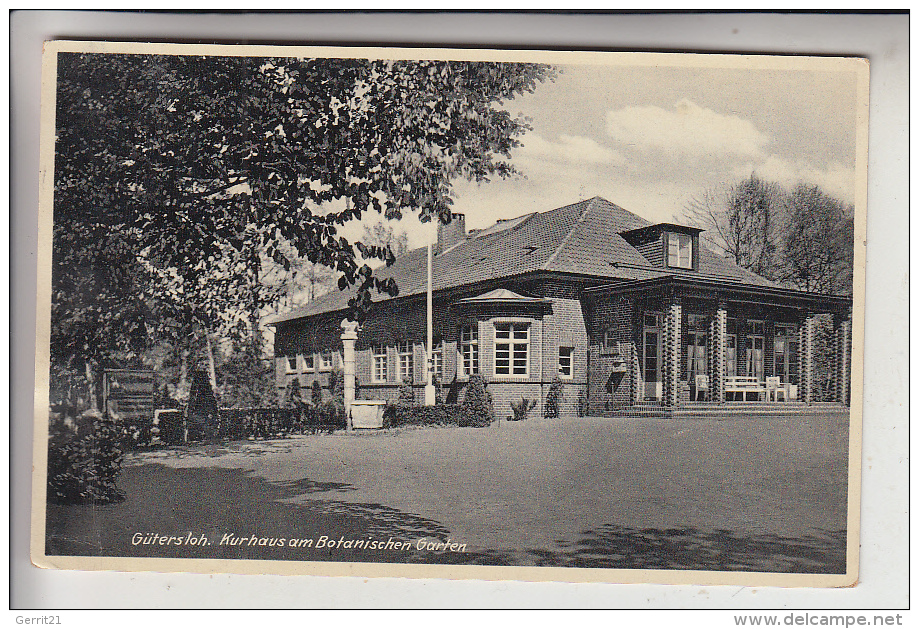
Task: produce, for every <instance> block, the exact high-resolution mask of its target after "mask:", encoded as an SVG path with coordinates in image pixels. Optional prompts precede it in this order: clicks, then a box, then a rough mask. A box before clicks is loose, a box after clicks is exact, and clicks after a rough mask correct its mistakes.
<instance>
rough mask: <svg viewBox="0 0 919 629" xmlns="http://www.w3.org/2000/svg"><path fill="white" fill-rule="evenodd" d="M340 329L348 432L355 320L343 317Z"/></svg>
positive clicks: (351, 426) (352, 386) (355, 333)
mask: <svg viewBox="0 0 919 629" xmlns="http://www.w3.org/2000/svg"><path fill="white" fill-rule="evenodd" d="M341 329H342V333H341V342H342V345H343V346H344V351H343V352H342V359H343V362H344V365H343V367H344V380H345V382H344V389H345V417H346V418H347V422H348V432H351V431H352V430H354V427H353V425H352V422H351V403H352V402H353V401H354V342H355V341H357V322H356V321H349V320H348V319H345V320H344V321H342V322H341Z"/></svg>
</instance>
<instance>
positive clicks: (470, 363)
mask: <svg viewBox="0 0 919 629" xmlns="http://www.w3.org/2000/svg"><path fill="white" fill-rule="evenodd" d="M460 353H461V354H462V356H463V374H464V375H466V376H471V375H472V374H475V373H479V327H478V326H477V325H467V326H465V327H464V328H463V329H462V330H461V331H460Z"/></svg>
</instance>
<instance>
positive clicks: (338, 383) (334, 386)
mask: <svg viewBox="0 0 919 629" xmlns="http://www.w3.org/2000/svg"><path fill="white" fill-rule="evenodd" d="M329 393H331V394H332V399H334V400H338V401H340V402H341V403H342V404H344V403H345V372H344V371H342V370H341V369H333V370H332V371H330V372H329Z"/></svg>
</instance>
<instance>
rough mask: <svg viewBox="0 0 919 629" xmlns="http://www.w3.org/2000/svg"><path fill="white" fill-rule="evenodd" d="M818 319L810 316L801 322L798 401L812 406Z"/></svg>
mask: <svg viewBox="0 0 919 629" xmlns="http://www.w3.org/2000/svg"><path fill="white" fill-rule="evenodd" d="M816 329H817V319H816V317H814V316H813V315H808V316H807V317H805V318H804V320H803V321H802V322H801V330H800V332H799V333H798V334H799V341H798V353H799V357H798V368H799V370H800V377H799V378H798V383H799V384H798V401H800V402H805V403H807V404H810V403H811V402H813V401H814V336H815V333H816Z"/></svg>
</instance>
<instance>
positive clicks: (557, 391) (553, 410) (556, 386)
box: [543, 376, 563, 417]
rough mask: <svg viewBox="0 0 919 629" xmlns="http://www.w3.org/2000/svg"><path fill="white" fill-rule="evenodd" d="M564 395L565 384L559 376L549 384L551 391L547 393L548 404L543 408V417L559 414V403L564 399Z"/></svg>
mask: <svg viewBox="0 0 919 629" xmlns="http://www.w3.org/2000/svg"><path fill="white" fill-rule="evenodd" d="M562 396H563V385H562V380H561V378H559V377H558V376H556V377H555V379H554V380H552V384H551V385H549V392H548V393H547V394H546V404H545V408H544V409H543V417H558V414H559V403H560V402H561V401H562Z"/></svg>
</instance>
